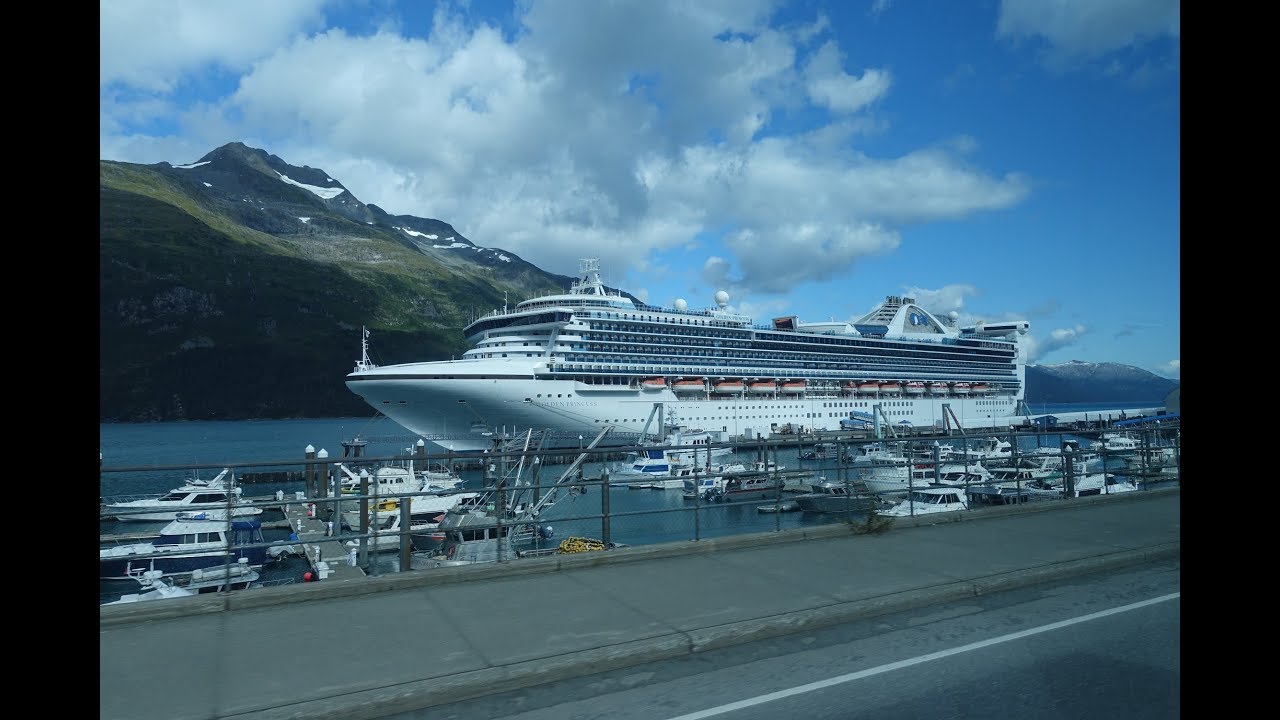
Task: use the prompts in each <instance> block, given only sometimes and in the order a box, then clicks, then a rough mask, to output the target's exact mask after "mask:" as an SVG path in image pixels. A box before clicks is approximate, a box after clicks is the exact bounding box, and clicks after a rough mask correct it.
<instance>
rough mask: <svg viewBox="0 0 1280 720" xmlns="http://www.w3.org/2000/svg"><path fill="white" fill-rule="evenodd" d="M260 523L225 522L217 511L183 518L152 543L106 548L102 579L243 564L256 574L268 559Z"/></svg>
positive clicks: (100, 566)
mask: <svg viewBox="0 0 1280 720" xmlns="http://www.w3.org/2000/svg"><path fill="white" fill-rule="evenodd" d="M265 543H266V540H265V539H264V538H263V535H262V523H261V522H259V521H258V520H256V519H253V518H248V519H242V518H234V517H231V518H229V517H227V515H226V513H225V512H218V511H214V510H209V511H204V512H200V513H191V514H187V513H180V514H179V516H178V518H177V519H175V520H173V521H172V522H170V523H169V524H168V525H166V526H165V527H164V529H162V530H161V531H160V536H159V537H157V538H156V539H155V540H153V541H151V542H140V543H126V544H119V545H105V546H103V547H102V548H100V550H99V562H98V572H99V575H98V577H99V578H100V579H117V578H130V577H133V576H134V574H136V573H137V572H138V571H139V570H140V569H141V570H159V571H161V572H163V573H165V574H166V575H175V574H181V573H190V572H192V571H195V570H203V569H205V568H212V567H219V566H225V565H235V564H237V563H238V562H239V561H240V559H241V558H245V559H246V560H247V562H248V565H249V566H250V567H253V568H258V567H261V566H262V564H263V562H265V560H266V558H267V546H266V544H265Z"/></svg>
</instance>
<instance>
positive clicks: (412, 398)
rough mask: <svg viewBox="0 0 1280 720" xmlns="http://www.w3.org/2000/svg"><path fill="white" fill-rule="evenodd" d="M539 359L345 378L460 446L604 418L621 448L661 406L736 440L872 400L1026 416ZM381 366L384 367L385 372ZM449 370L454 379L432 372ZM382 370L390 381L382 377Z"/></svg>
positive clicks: (408, 420)
mask: <svg viewBox="0 0 1280 720" xmlns="http://www.w3.org/2000/svg"><path fill="white" fill-rule="evenodd" d="M539 365H540V363H534V362H517V361H507V362H501V361H499V362H495V361H490V360H456V361H448V362H440V363H414V364H411V365H397V366H391V367H386V368H376V369H374V370H371V371H367V372H365V373H363V374H362V376H361V378H360V380H358V381H353V380H352V379H350V378H349V379H348V384H349V385H350V386H351V387H352V390H353V391H354V392H356V394H358V395H360V396H361V397H363V398H364V399H365V401H366V402H368V403H369V404H370V405H372V406H373V407H375V408H378V409H379V410H381V411H382V413H383V414H385V415H386V416H387V417H389V418H391V419H392V420H394V421H396V422H397V423H399V424H400V425H403V426H404V427H405V428H407V429H409V430H410V431H411V432H413V433H415V434H417V435H420V436H422V437H424V438H426V439H427V440H429V441H431V442H434V443H436V444H438V445H440V446H441V447H443V448H446V449H452V450H456V451H459V452H462V451H472V450H484V449H487V448H489V447H491V446H492V444H493V438H494V434H495V433H505V434H507V435H511V434H514V433H516V432H518V431H520V430H522V429H527V428H539V429H541V428H553V429H555V430H556V431H557V437H558V440H559V442H558V444H559V445H560V446H562V447H571V446H573V443H574V442H576V441H577V436H578V435H582V436H583V438H584V442H588V441H590V439H591V438H592V437H594V436H595V435H596V433H598V432H600V429H601V428H602V427H603V426H604V425H606V424H608V425H615V426H616V427H617V434H616V435H614V434H611V435H612V437H611V438H610V439H611V440H612V441H613V442H614V443H615V444H627V443H630V442H634V441H635V439H636V435H638V434H639V433H640V432H641V431H642V430H644V429H645V427H646V422H647V423H648V430H647V432H649V433H654V434H656V433H657V432H658V428H659V424H658V423H659V422H660V421H659V420H657V419H656V418H655V419H654V420H652V421H650V417H651V414H652V413H653V410H654V403H659V402H660V403H662V405H663V413H664V414H665V413H670V412H672V411H674V413H675V415H676V416H677V417H679V418H682V419H684V420H685V421H686V422H690V423H696V424H698V425H701V426H703V427H706V428H709V429H715V430H723V431H725V432H727V433H729V434H730V435H731V436H742V435H744V434H746V433H748V432H750V433H751V434H752V436H753V437H754V436H755V435H757V434H759V435H766V436H767V435H768V434H769V433H770V432H773V431H774V430H775V429H776V428H778V427H781V426H784V425H787V424H790V425H791V426H792V427H803V428H809V429H812V430H839V429H840V420H841V419H842V418H847V417H848V416H849V412H850V411H852V410H860V411H863V412H869V411H871V409H872V408H873V406H875V405H880V406H881V411H882V412H883V413H884V414H885V418H886V419H887V420H888V421H889V422H890V423H893V424H898V423H902V422H904V421H905V422H906V423H909V424H910V425H912V426H915V427H921V426H926V427H936V426H941V425H942V423H943V417H944V414H945V413H944V410H943V406H944V405H945V406H947V408H949V409H950V412H951V413H952V414H954V415H955V419H957V420H959V422H960V423H961V425H962V426H963V427H965V428H976V427H1004V426H1008V425H1010V424H1014V423H1021V422H1022V420H1023V418H1022V417H1019V416H1017V415H1016V411H1017V408H1018V399H1017V398H1016V397H1003V398H1000V397H991V398H983V399H977V398H958V397H951V398H931V397H907V398H892V399H877V398H869V397H859V396H855V395H853V394H851V393H849V392H848V391H847V390H845V391H844V392H843V393H842V392H841V391H840V390H839V389H834V390H832V391H830V392H819V391H816V390H815V389H814V388H812V387H811V388H809V389H808V390H807V391H806V393H805V395H803V396H788V397H785V398H772V397H760V396H752V395H746V396H737V397H724V396H720V395H713V396H708V395H707V394H706V393H703V394H702V395H701V396H697V395H691V394H689V393H679V394H677V393H674V392H672V391H671V389H669V388H668V389H665V390H660V391H654V390H641V389H628V388H627V387H625V386H617V387H614V388H608V387H604V386H601V387H588V386H584V385H583V384H582V383H578V382H576V381H572V380H553V379H545V380H544V379H535V372H536V371H537V370H538V369H539ZM384 370H385V371H388V372H387V373H381V372H380V371H384ZM446 373H447V374H448V375H450V377H449V378H439V377H436V376H439V375H443V374H446ZM380 375H391V376H394V379H393V378H390V377H389V378H388V379H385V380H384V379H379V376H380ZM415 375H416V376H417V377H413V376H415ZM468 376H470V377H468ZM473 426H475V427H477V430H476V431H473V430H472V427H473Z"/></svg>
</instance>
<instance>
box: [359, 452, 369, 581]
mask: <svg viewBox="0 0 1280 720" xmlns="http://www.w3.org/2000/svg"><path fill="white" fill-rule="evenodd" d="M368 562H369V471H368V470H366V469H364V468H361V469H360V566H361V567H364V566H365V564H367V563H368Z"/></svg>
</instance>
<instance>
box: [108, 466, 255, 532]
mask: <svg viewBox="0 0 1280 720" xmlns="http://www.w3.org/2000/svg"><path fill="white" fill-rule="evenodd" d="M240 492H241V491H240V488H239V487H238V486H236V485H235V476H234V475H232V474H231V468H224V469H223V470H222V472H220V473H218V476H217V477H215V478H214V479H212V480H208V481H205V480H190V481H188V482H187V483H186V484H184V485H182V486H181V487H176V488H174V489H172V490H170V491H169V492H168V493H166V494H164V495H161V496H159V497H149V498H140V499H136V500H120V501H117V502H111V503H106V504H104V505H103V512H104V513H105V514H107V515H112V516H114V517H115V518H116V519H117V520H120V521H130V522H157V521H165V520H174V519H176V518H177V517H178V514H179V513H191V512H200V511H202V510H220V511H226V510H228V509H230V510H231V514H232V515H234V516H236V517H246V516H250V515H261V514H262V508H260V507H255V506H253V505H251V504H241V503H240Z"/></svg>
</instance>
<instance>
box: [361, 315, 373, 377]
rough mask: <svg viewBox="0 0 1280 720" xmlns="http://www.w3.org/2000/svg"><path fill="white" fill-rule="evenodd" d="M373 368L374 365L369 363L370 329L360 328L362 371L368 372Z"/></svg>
mask: <svg viewBox="0 0 1280 720" xmlns="http://www.w3.org/2000/svg"><path fill="white" fill-rule="evenodd" d="M371 367H373V363H371V362H369V328H367V327H365V326H363V325H361V326H360V366H359V369H360V370H368V369H369V368H371Z"/></svg>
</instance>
